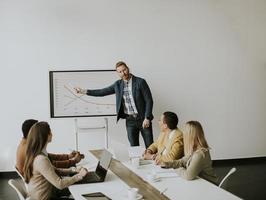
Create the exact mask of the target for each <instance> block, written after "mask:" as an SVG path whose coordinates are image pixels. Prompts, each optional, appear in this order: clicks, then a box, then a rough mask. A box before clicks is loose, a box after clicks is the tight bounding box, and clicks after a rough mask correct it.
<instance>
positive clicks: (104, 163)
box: [76, 150, 112, 184]
mask: <svg viewBox="0 0 266 200" xmlns="http://www.w3.org/2000/svg"><path fill="white" fill-rule="evenodd" d="M111 161H112V154H111V153H110V152H109V151H107V150H103V152H102V154H101V158H100V161H99V162H98V164H97V167H96V170H95V171H94V172H88V173H87V175H86V176H85V177H84V178H83V179H82V180H81V181H78V182H76V184H85V183H97V182H104V180H105V177H106V175H107V171H108V168H109V166H110V163H111Z"/></svg>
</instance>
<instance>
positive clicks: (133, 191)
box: [127, 188, 139, 200]
mask: <svg viewBox="0 0 266 200" xmlns="http://www.w3.org/2000/svg"><path fill="white" fill-rule="evenodd" d="M138 192H139V189H138V188H129V189H128V192H127V196H128V199H130V200H135V199H137V196H138Z"/></svg>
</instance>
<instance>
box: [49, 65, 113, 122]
mask: <svg viewBox="0 0 266 200" xmlns="http://www.w3.org/2000/svg"><path fill="white" fill-rule="evenodd" d="M117 78H118V76H117V73H116V71H115V70H78V71H49V82H50V115H51V117H52V118H59V117H95V116H114V115H116V105H115V95H114V94H113V95H108V96H104V97H93V96H88V95H83V94H77V93H76V92H75V90H74V87H81V88H83V89H101V88H104V87H108V86H110V85H112V84H113V83H114V82H115V81H116V80H117Z"/></svg>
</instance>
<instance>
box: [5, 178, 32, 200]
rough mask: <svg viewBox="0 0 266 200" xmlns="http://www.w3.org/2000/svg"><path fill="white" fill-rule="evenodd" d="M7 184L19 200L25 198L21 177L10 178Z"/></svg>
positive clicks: (25, 192) (24, 188) (25, 193)
mask: <svg viewBox="0 0 266 200" xmlns="http://www.w3.org/2000/svg"><path fill="white" fill-rule="evenodd" d="M8 184H9V185H10V186H11V187H12V188H13V189H14V190H15V191H16V192H17V194H18V197H19V199H20V200H25V199H27V191H26V187H25V183H24V181H23V180H22V179H10V180H9V181H8Z"/></svg>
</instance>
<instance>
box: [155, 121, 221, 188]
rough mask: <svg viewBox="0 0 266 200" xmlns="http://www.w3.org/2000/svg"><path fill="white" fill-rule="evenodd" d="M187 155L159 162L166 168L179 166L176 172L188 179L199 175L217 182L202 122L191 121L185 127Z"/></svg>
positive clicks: (185, 149)
mask: <svg viewBox="0 0 266 200" xmlns="http://www.w3.org/2000/svg"><path fill="white" fill-rule="evenodd" d="M183 139H184V153H185V156H184V157H183V158H181V159H179V160H174V161H171V162H163V163H159V164H161V166H162V167H165V168H174V169H175V168H177V169H176V172H177V173H178V174H179V175H180V176H181V177H183V178H185V179H186V180H193V179H195V178H196V177H197V176H199V177H201V178H203V179H206V180H208V181H210V182H212V183H214V184H217V182H218V179H217V176H216V175H215V173H214V170H213V168H212V160H211V156H210V152H209V150H210V148H209V146H208V143H207V141H206V139H205V137H204V132H203V128H202V126H201V124H200V123H199V122H197V121H189V122H187V123H186V124H185V126H184V129H183Z"/></svg>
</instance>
